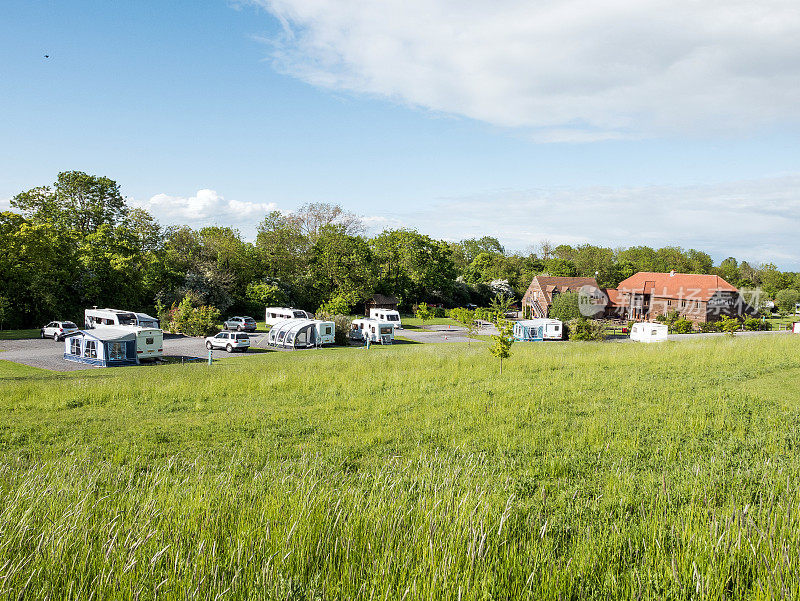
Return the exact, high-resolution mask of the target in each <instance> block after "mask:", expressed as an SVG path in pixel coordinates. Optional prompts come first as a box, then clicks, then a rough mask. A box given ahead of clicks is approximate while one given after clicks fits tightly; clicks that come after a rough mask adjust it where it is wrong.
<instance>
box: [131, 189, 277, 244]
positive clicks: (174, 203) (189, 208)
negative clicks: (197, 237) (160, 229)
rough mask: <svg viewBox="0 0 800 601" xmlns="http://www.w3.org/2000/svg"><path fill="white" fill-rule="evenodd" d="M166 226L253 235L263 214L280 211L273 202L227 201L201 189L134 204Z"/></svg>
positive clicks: (217, 194) (213, 192) (162, 194)
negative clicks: (224, 229)
mask: <svg viewBox="0 0 800 601" xmlns="http://www.w3.org/2000/svg"><path fill="white" fill-rule="evenodd" d="M133 204H134V205H136V206H140V207H142V208H143V209H146V210H147V211H149V212H150V213H151V214H152V215H153V216H154V217H156V219H158V220H159V221H161V222H163V223H167V224H186V225H191V226H193V227H202V226H206V225H226V226H231V227H237V228H239V229H241V230H242V232H243V233H247V234H252V233H254V232H255V228H256V226H257V225H258V223H259V222H260V221H261V220H262V219H263V218H264V215H265V214H266V213H268V212H270V211H274V210H277V205H276V204H275V203H273V202H269V203H262V202H249V201H240V200H228V199H226V198H225V197H224V196H222V195H221V194H219V193H218V192H216V191H215V190H208V189H203V190H198V191H197V193H196V194H195V195H194V196H172V195H169V194H164V193H161V194H156V195H155V196H152V197H151V198H150V200H148V201H146V202H134V203H133Z"/></svg>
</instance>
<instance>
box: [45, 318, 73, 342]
mask: <svg viewBox="0 0 800 601" xmlns="http://www.w3.org/2000/svg"><path fill="white" fill-rule="evenodd" d="M41 331H42V338H52V339H53V340H55V341H56V342H58V341H59V340H63V339H64V338H66V337H67V336H69V335H70V334H73V333H74V332H77V331H78V326H76V325H75V324H74V323H72V322H71V321H51V322H50V323H48V324H47V325H46V326H44V327H43V328H42V330H41Z"/></svg>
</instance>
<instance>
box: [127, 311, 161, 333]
mask: <svg viewBox="0 0 800 601" xmlns="http://www.w3.org/2000/svg"><path fill="white" fill-rule="evenodd" d="M134 315H136V325H137V326H139V327H140V328H156V329H159V328H160V327H161V324H160V323H158V320H157V319H156V318H155V317H151V316H150V315H148V314H147V313H134Z"/></svg>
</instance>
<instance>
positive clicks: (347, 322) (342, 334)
mask: <svg viewBox="0 0 800 601" xmlns="http://www.w3.org/2000/svg"><path fill="white" fill-rule="evenodd" d="M317 319H324V320H326V321H332V322H333V325H334V335H333V336H334V341H335V343H336V344H338V345H340V346H347V342H348V340H349V337H350V326H351V325H352V323H353V322H352V320H351V319H350V317H349V316H347V315H341V314H339V315H334V314H331V313H322V312H321V313H319V314H317Z"/></svg>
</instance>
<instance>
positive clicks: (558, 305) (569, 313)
mask: <svg viewBox="0 0 800 601" xmlns="http://www.w3.org/2000/svg"><path fill="white" fill-rule="evenodd" d="M579 302H580V299H579V297H578V293H577V292H561V293H559V294H555V295H554V296H553V303H552V304H551V305H550V311H549V316H550V317H552V318H553V319H560V320H561V321H563V322H568V321H570V320H572V319H577V318H579V317H581V311H580V305H579Z"/></svg>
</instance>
